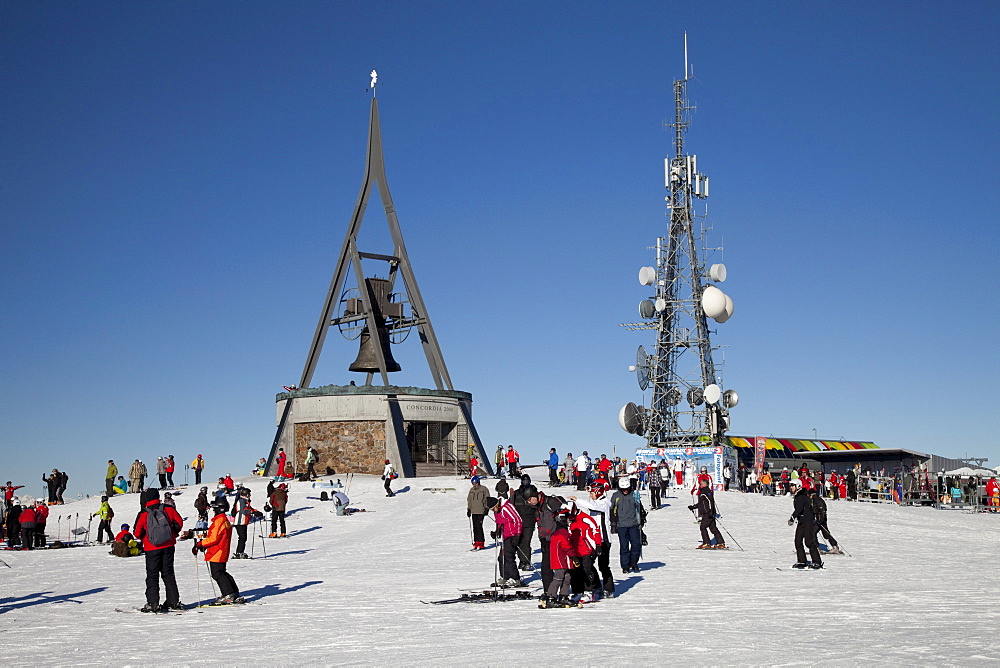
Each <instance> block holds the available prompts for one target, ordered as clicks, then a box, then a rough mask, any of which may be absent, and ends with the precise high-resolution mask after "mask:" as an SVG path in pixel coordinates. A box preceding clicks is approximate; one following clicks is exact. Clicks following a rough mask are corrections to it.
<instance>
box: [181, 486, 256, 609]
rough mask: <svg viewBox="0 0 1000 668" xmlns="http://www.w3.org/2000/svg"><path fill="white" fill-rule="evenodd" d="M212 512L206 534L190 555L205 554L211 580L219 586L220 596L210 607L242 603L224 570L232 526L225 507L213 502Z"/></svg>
mask: <svg viewBox="0 0 1000 668" xmlns="http://www.w3.org/2000/svg"><path fill="white" fill-rule="evenodd" d="M212 510H213V511H214V512H215V517H213V518H212V524H211V526H209V527H208V534H207V535H206V536H205V537H204V538H202V539H201V540H199V541H196V542H195V544H194V547H192V548H191V554H194V555H195V556H197V554H198V551H199V550H201V551H202V552H204V553H205V561H207V562H208V568H209V571H210V572H211V574H212V579H213V580H215V583H216V584H217V585H219V594H220V596H219V597H218V598H217V599H215V601H214V602H213V603H212V605H230V604H232V603H243V602H244V600H243V599H242V598H241V597H240V589H239V587H238V586H237V585H236V580H234V579H233V576H232V575H230V574H229V572H228V571H227V570H226V564H227V563H228V562H229V544H230V542H231V541H232V539H233V525H232V524H230V523H229V517H227V516H226V507H225V506H223V505H222V504H221V503H218V502H215V501H213V502H212Z"/></svg>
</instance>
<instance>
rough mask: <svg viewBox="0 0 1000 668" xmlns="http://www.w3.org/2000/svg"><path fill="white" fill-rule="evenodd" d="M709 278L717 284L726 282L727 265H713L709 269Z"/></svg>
mask: <svg viewBox="0 0 1000 668" xmlns="http://www.w3.org/2000/svg"><path fill="white" fill-rule="evenodd" d="M708 277H709V278H711V279H712V280H713V281H715V282H716V283H725V282H726V265H724V264H713V265H712V266H711V267H709V268H708Z"/></svg>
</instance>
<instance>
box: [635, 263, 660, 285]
mask: <svg viewBox="0 0 1000 668" xmlns="http://www.w3.org/2000/svg"><path fill="white" fill-rule="evenodd" d="M655 282H656V270H655V269H653V268H652V267H639V284H640V285H652V284H653V283H655Z"/></svg>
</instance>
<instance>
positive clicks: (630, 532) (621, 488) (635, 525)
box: [611, 476, 646, 573]
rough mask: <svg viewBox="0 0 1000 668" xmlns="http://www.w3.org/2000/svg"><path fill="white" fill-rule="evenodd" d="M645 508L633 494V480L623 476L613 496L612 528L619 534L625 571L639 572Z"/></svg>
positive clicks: (620, 553)
mask: <svg viewBox="0 0 1000 668" xmlns="http://www.w3.org/2000/svg"><path fill="white" fill-rule="evenodd" d="M645 514H646V513H645V509H644V508H643V507H642V501H640V500H639V499H638V498H637V497H636V496H635V495H633V494H632V481H631V480H630V479H629V478H628V477H626V476H622V477H621V478H619V479H618V491H616V492H615V493H614V495H613V496H612V497H611V530H612V531H614V532H616V533H617V534H618V552H619V554H618V556H619V560H620V562H621V567H622V572H623V573H638V572H639V559H641V558H642V529H641V527H642V525H643V524H644V523H645Z"/></svg>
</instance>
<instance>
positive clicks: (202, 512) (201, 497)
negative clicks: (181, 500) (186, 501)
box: [194, 487, 208, 522]
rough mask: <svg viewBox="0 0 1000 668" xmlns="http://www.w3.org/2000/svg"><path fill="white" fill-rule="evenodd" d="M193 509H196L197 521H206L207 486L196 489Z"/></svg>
mask: <svg viewBox="0 0 1000 668" xmlns="http://www.w3.org/2000/svg"><path fill="white" fill-rule="evenodd" d="M194 509H195V510H197V511H198V521H199V522H208V487H202V488H201V489H200V490H198V496H197V498H195V500H194Z"/></svg>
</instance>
